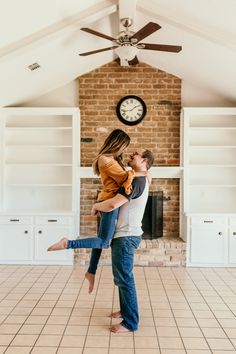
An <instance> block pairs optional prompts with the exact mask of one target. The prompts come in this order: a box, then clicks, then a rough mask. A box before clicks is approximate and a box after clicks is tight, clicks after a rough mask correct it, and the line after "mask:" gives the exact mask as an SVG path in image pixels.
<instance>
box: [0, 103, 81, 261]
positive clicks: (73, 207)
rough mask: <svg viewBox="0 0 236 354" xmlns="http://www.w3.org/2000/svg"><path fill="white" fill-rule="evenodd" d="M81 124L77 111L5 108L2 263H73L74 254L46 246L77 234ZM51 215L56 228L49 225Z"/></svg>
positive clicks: (0, 163)
mask: <svg viewBox="0 0 236 354" xmlns="http://www.w3.org/2000/svg"><path fill="white" fill-rule="evenodd" d="M78 120H79V111H78V109H77V108H2V109H0V124H1V125H0V128H1V129H0V137H1V141H0V249H1V256H0V260H1V262H4V260H6V261H8V262H11V261H12V262H18V261H19V262H20V261H22V262H26V263H28V262H29V261H32V262H33V263H34V262H41V263H43V262H45V264H47V263H48V264H52V263H54V264H56V262H58V263H60V262H62V263H63V262H69V263H71V260H72V254H70V252H69V253H68V252H67V253H66V252H62V253H58V255H56V254H53V253H52V252H51V253H50V255H49V254H47V253H45V247H46V248H47V247H48V245H50V244H51V243H52V242H54V241H55V240H58V238H60V237H61V235H63V234H65V233H66V234H67V235H68V236H70V237H74V236H75V233H77V232H76V231H75V227H74V224H75V219H76V218H77V219H78V218H79V217H78V209H79V208H78V205H79V200H78V195H79V192H78V185H79V184H78V176H77V174H78V173H77V169H78V167H77V166H78V164H79V140H80V137H79V129H78V127H79V124H78ZM43 214H44V215H46V216H43ZM63 214H64V215H63ZM19 215H20V216H19ZM24 215H25V216H24ZM27 215H29V218H30V219H28V220H27V217H28V216H27ZM47 215H48V216H49V217H50V215H53V217H54V218H56V219H57V224H56V222H54V223H53V222H51V223H50V222H49V223H48V222H47V221H46V218H47ZM66 215H69V216H70V224H67V221H66V220H67V219H66V218H67V216H66ZM9 217H10V218H13V219H14V218H15V219H20V221H11V222H8V221H9V220H7V219H8V218H9ZM60 220H61V221H60ZM62 220H64V221H63V222H65V223H64V224H63V222H62ZM22 223H23V224H24V227H23V226H22ZM13 225H14V226H13ZM39 225H40V226H39ZM40 228H41V229H40ZM40 230H41V231H42V232H43V233H42V235H41V236H42V237H41V238H39V235H40V234H38V232H39V231H40ZM27 232H28V233H27ZM20 235H21V236H20ZM14 245H17V247H16V249H14ZM21 246H22V247H21ZM2 249H4V250H5V251H4V252H3V251H2ZM23 249H25V251H23ZM69 254H70V255H69Z"/></svg>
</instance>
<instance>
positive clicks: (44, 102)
mask: <svg viewBox="0 0 236 354" xmlns="http://www.w3.org/2000/svg"><path fill="white" fill-rule="evenodd" d="M78 102H79V87H78V80H74V81H71V82H70V83H69V84H67V85H65V86H62V87H59V88H58V89H56V90H54V91H51V92H49V93H47V94H46V95H43V96H40V97H38V98H36V99H34V100H32V101H27V102H24V103H22V104H21V107H78Z"/></svg>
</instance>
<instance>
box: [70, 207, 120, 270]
mask: <svg viewBox="0 0 236 354" xmlns="http://www.w3.org/2000/svg"><path fill="white" fill-rule="evenodd" d="M118 213H119V208H117V209H114V210H112V211H110V212H108V213H105V212H102V213H101V219H100V224H99V229H98V236H96V237H86V238H79V239H77V240H69V241H68V245H67V248H73V249H75V248H92V253H91V257H90V264H89V268H88V272H89V273H92V274H95V273H96V270H97V265H98V262H99V258H100V256H101V252H102V249H103V248H109V244H110V241H111V239H112V237H113V235H114V232H115V228H116V222H117V218H118Z"/></svg>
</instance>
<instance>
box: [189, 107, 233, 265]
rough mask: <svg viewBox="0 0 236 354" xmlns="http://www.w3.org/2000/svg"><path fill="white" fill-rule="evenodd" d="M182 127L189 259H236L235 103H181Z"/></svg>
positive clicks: (221, 261) (204, 261)
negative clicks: (206, 105) (209, 105)
mask: <svg viewBox="0 0 236 354" xmlns="http://www.w3.org/2000/svg"><path fill="white" fill-rule="evenodd" d="M182 127H183V134H182V139H183V150H182V152H183V169H184V177H183V179H184V188H183V190H184V198H183V201H184V202H183V211H184V213H185V215H187V225H188V226H187V228H186V234H187V237H186V238H187V246H188V248H189V253H188V257H189V258H188V262H189V264H190V265H192V264H198V263H199V264H202V265H204V264H209V263H210V264H220V265H227V264H229V263H233V264H235V263H236V251H235V255H234V254H232V248H233V247H235V246H236V244H235V242H236V241H235V240H236V238H235V235H236V233H235V232H236V230H234V227H233V228H232V227H231V226H232V225H235V224H236V108H224V107H223V108H184V109H183V111H182ZM213 228H214V232H213V233H212V237H210V240H209V242H208V239H209V235H210V234H211V231H212V230H213ZM228 230H230V232H229V233H228ZM214 234H215V237H214ZM231 234H232V235H231ZM231 236H232V237H231ZM233 236H234V237H233ZM194 245H196V248H195V249H194V247H195V246H194ZM216 249H218V250H219V254H220V257H219V254H218V256H216V257H214V252H215V250H216ZM220 250H221V251H220ZM195 251H196V252H197V254H196V252H195ZM204 252H205V255H204ZM216 252H217V251H216ZM230 254H231V258H230V257H229V255H230ZM203 255H204V256H203ZM212 255H213V257H211V256H212ZM217 257H219V258H217ZM208 259H209V262H208ZM210 259H212V261H210ZM217 259H218V260H217ZM193 260H194V261H193Z"/></svg>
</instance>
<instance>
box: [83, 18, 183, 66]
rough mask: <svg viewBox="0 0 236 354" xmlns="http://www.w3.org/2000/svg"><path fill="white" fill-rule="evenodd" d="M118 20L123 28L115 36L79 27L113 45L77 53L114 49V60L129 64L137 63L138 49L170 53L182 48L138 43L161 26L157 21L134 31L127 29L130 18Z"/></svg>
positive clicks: (124, 64)
mask: <svg viewBox="0 0 236 354" xmlns="http://www.w3.org/2000/svg"><path fill="white" fill-rule="evenodd" d="M120 22H121V24H122V25H123V26H124V30H123V31H121V32H120V33H119V34H118V36H117V37H116V38H113V37H111V36H108V35H106V34H103V33H100V32H97V31H95V30H93V29H90V28H85V27H83V28H81V31H84V32H88V33H90V34H93V35H95V36H98V37H101V38H104V39H107V40H109V41H111V42H113V43H114V45H113V46H111V47H107V48H102V49H97V50H93V51H90V52H85V53H80V54H79V55H81V56H87V55H91V54H96V53H101V52H105V51H107V50H112V49H114V50H115V53H116V54H117V55H118V58H117V59H116V60H117V61H118V62H119V63H120V65H121V66H129V65H136V64H138V63H139V61H138V58H137V53H138V50H139V49H146V50H157V51H164V52H172V53H178V52H180V51H181V50H182V47H181V46H177V45H167V44H152V43H140V41H142V40H143V39H144V38H146V37H148V36H150V35H151V34H152V33H154V32H156V31H158V30H159V29H160V28H161V26H160V25H158V24H157V23H154V22H149V23H147V24H146V25H145V26H144V27H142V28H141V29H140V30H139V31H137V32H135V33H134V32H132V31H131V30H130V29H129V27H130V26H131V25H132V24H133V21H132V19H131V18H128V17H125V18H122V19H121V20H120Z"/></svg>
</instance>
